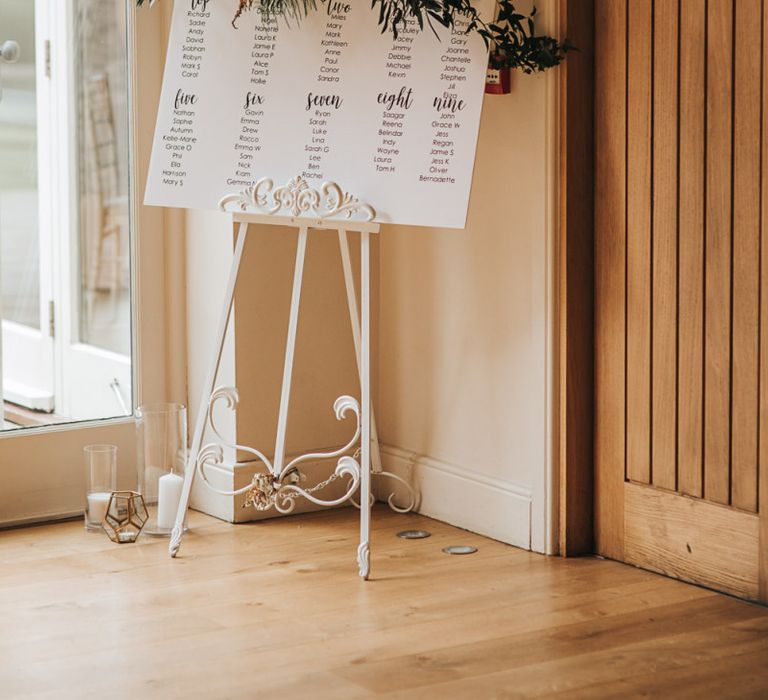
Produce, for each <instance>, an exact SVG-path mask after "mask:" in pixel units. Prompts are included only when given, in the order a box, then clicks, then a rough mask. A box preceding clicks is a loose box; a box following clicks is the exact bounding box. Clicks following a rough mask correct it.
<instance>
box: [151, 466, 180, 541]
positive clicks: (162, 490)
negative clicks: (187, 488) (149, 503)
mask: <svg viewBox="0 0 768 700" xmlns="http://www.w3.org/2000/svg"><path fill="white" fill-rule="evenodd" d="M183 486H184V479H182V478H181V477H180V476H179V475H178V474H173V473H171V474H164V475H163V476H161V477H160V479H159V480H158V482H157V527H159V528H163V529H165V530H170V529H171V528H172V527H173V526H174V524H175V522H176V512H177V511H178V510H179V501H181V489H182V488H183Z"/></svg>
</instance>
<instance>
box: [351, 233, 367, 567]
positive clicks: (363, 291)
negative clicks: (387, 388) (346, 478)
mask: <svg viewBox="0 0 768 700" xmlns="http://www.w3.org/2000/svg"><path fill="white" fill-rule="evenodd" d="M370 276H371V254H370V234H368V233H361V234H360V305H361V306H362V315H361V324H360V325H361V336H362V337H361V339H360V394H361V396H360V407H361V414H362V423H363V424H362V430H361V436H360V448H361V449H360V546H359V547H358V549H357V563H358V566H359V568H360V576H361V577H362V578H363V579H367V578H368V575H369V573H370V570H371V548H370V537H371V499H370V496H371V364H370V359H371V299H370V296H371V281H370ZM354 325H355V324H353V326H354Z"/></svg>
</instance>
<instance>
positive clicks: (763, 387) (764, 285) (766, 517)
mask: <svg viewBox="0 0 768 700" xmlns="http://www.w3.org/2000/svg"><path fill="white" fill-rule="evenodd" d="M766 42H768V7H766V2H765V0H763V84H762V91H763V95H762V114H761V118H760V122H761V124H762V149H761V150H762V162H761V167H760V352H759V354H760V407H759V425H760V431H759V442H760V471H759V476H758V484H759V488H758V503H757V508H758V512H759V517H760V554H759V556H760V559H759V569H758V570H759V574H758V578H759V597H760V600H762V601H763V602H764V603H768V279H767V278H768V124H766V121H768V44H767V43H766Z"/></svg>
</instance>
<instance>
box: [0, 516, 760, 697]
mask: <svg viewBox="0 0 768 700" xmlns="http://www.w3.org/2000/svg"><path fill="white" fill-rule="evenodd" d="M374 522H375V532H374V538H373V547H372V553H373V556H372V572H373V580H371V581H369V582H367V583H365V582H362V581H360V580H359V579H358V578H357V573H356V567H355V561H354V558H355V556H354V555H355V548H356V534H357V533H356V521H355V511H353V510H351V509H345V510H343V511H336V512H326V513H322V514H316V515H306V516H297V517H293V518H287V519H282V520H271V521H266V522H262V523H258V524H256V523H254V524H247V525H236V526H232V525H228V524H225V523H221V522H219V521H216V520H213V519H210V518H207V517H204V516H201V515H194V516H193V518H192V526H193V528H194V530H193V531H191V532H190V533H189V535H188V536H187V537H186V539H185V541H184V545H183V547H182V550H181V553H180V557H179V559H177V560H175V561H174V560H171V559H169V558H168V557H167V555H166V553H165V547H166V542H165V541H153V540H150V539H143V540H141V541H140V542H139V543H138V544H136V545H121V546H118V545H113V544H111V543H110V542H109V541H108V540H107V538H106V537H105V536H102V535H99V534H96V535H94V534H86V533H84V532H83V530H82V525H81V524H80V523H77V522H69V523H62V524H58V525H46V526H41V527H34V528H27V529H21V530H11V531H5V532H0V698H2V700H6V699H8V698H12V699H15V698H56V699H59V698H131V700H139V699H142V698H163V699H166V698H185V699H189V698H212V699H215V700H218V699H220V698H280V699H281V700H282V699H284V698H307V699H315V698H333V699H334V700H344V699H346V698H369V697H386V698H430V699H432V698H438V699H444V698H467V699H472V700H476V699H478V698H518V697H521V698H522V697H541V696H553V695H561V696H563V697H567V698H580V697H583V698H627V697H635V696H647V697H654V698H672V697H686V698H688V697H690V698H707V699H711V698H726V697H742V698H750V697H751V698H766V697H768V609H766V608H762V607H759V606H755V605H749V604H747V603H742V602H739V601H737V600H734V599H732V598H727V597H725V596H721V595H718V594H715V593H712V592H710V591H706V590H703V589H700V588H696V587H694V586H689V585H686V584H683V583H680V582H677V581H673V580H670V579H666V578H663V577H661V576H657V575H654V574H650V573H646V572H643V571H640V570H638V569H634V568H631V567H629V566H624V565H621V564H617V563H615V562H610V561H602V560H598V559H590V558H587V559H567V560H566V559H559V558H548V557H543V556H539V555H536V554H531V553H529V552H524V551H521V550H519V549H515V548H513V547H507V546H505V545H502V544H499V543H497V542H493V541H490V540H486V539H483V538H481V537H478V536H475V535H471V534H469V533H466V532H463V531H461V530H457V529H454V528H452V527H449V526H447V525H443V524H441V523H437V522H435V521H430V520H427V519H425V518H422V517H419V516H395V515H393V514H390V513H389V512H388V511H387V510H384V509H377V510H376V512H375V521H374ZM410 527H424V528H426V529H429V530H431V531H432V533H433V536H432V537H431V538H429V539H426V540H418V541H406V540H401V539H398V538H396V537H395V533H396V532H397V531H398V530H400V529H404V528H410ZM448 544H471V545H475V546H477V547H478V548H479V552H478V553H476V554H473V555H469V556H448V555H445V554H443V553H441V551H440V550H441V548H442V547H444V546H446V545H448Z"/></svg>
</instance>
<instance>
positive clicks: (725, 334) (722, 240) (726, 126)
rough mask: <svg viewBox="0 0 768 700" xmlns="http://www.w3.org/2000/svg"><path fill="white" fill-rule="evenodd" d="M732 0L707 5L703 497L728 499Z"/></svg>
mask: <svg viewBox="0 0 768 700" xmlns="http://www.w3.org/2000/svg"><path fill="white" fill-rule="evenodd" d="M732 22H733V0H709V1H708V5H707V149H706V153H707V156H706V157H707V180H706V192H707V194H706V201H707V203H706V272H705V275H706V282H705V284H706V293H705V309H706V317H705V335H704V342H705V347H704V497H705V498H706V500H708V501H714V502H716V503H723V504H727V503H728V502H729V499H730V388H731V350H730V348H731V184H732V173H731V151H732V148H731V144H732V120H731V117H732V112H731V110H732V80H731V72H732V70H733V35H732V32H733V25H732Z"/></svg>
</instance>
